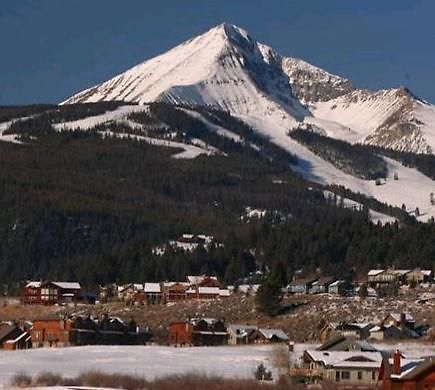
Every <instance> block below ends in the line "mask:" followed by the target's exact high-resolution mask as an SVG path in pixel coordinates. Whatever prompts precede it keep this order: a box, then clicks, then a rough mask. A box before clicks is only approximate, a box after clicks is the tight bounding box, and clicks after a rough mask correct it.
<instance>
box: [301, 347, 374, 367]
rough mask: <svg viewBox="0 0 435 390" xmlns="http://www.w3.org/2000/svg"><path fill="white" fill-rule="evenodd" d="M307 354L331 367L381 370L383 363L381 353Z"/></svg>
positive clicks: (339, 352) (328, 352)
mask: <svg viewBox="0 0 435 390" xmlns="http://www.w3.org/2000/svg"><path fill="white" fill-rule="evenodd" d="M305 353H306V354H307V355H308V356H309V357H310V358H311V359H312V360H313V361H315V362H320V363H322V364H323V365H325V366H329V367H340V368H344V367H352V368H358V367H361V368H363V367H364V368H379V367H380V365H381V362H382V354H381V353H380V352H361V351H318V350H306V351H305Z"/></svg>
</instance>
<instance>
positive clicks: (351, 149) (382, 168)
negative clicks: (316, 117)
mask: <svg viewBox="0 0 435 390" xmlns="http://www.w3.org/2000/svg"><path fill="white" fill-rule="evenodd" d="M289 135H290V137H292V138H293V139H295V140H296V141H298V142H300V143H301V144H303V145H305V146H306V147H307V148H308V149H310V150H311V151H312V152H313V153H315V154H317V155H318V156H320V157H321V158H323V159H324V160H326V161H329V162H330V163H332V164H333V165H335V166H336V167H337V168H338V169H340V170H342V171H343V172H346V173H349V174H350V175H352V176H356V177H359V178H361V179H366V180H376V179H379V178H384V177H386V176H387V175H388V168H387V164H386V163H385V161H384V160H383V159H382V158H381V157H379V156H377V155H376V154H375V153H373V152H372V151H371V150H370V149H368V148H366V147H364V146H362V145H351V144H349V143H347V142H344V141H340V140H336V139H332V138H329V137H325V136H323V135H321V134H317V133H315V132H313V131H307V130H300V129H298V130H294V131H292V132H290V133H289Z"/></svg>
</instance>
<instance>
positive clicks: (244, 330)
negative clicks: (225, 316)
mask: <svg viewBox="0 0 435 390" xmlns="http://www.w3.org/2000/svg"><path fill="white" fill-rule="evenodd" d="M256 329H257V326H255V325H239V324H230V325H228V331H230V332H231V333H233V334H234V335H235V336H236V337H246V336H247V335H248V334H249V333H250V332H252V331H253V330H256Z"/></svg>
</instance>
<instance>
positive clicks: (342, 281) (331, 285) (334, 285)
mask: <svg viewBox="0 0 435 390" xmlns="http://www.w3.org/2000/svg"><path fill="white" fill-rule="evenodd" d="M342 283H344V280H336V281H335V282H332V283H331V284H330V285H329V287H337V286H338V285H340V284H342Z"/></svg>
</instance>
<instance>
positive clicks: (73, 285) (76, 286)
mask: <svg viewBox="0 0 435 390" xmlns="http://www.w3.org/2000/svg"><path fill="white" fill-rule="evenodd" d="M52 283H53V284H54V285H56V286H57V287H59V288H62V289H65V290H80V289H81V286H80V283H78V282H52Z"/></svg>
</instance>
